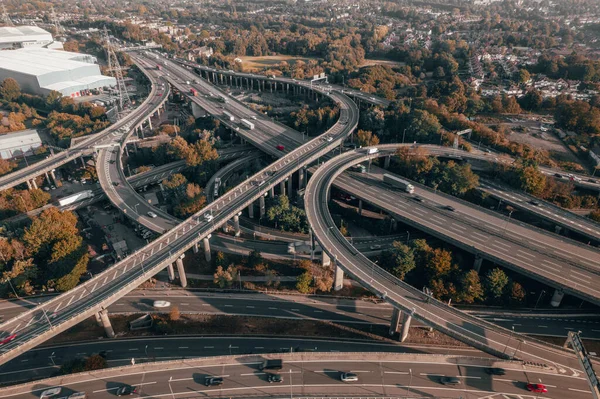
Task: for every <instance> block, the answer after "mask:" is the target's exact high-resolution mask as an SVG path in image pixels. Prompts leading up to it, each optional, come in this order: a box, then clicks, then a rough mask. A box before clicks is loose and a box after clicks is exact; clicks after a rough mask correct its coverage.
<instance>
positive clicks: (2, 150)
mask: <svg viewBox="0 0 600 399" xmlns="http://www.w3.org/2000/svg"><path fill="white" fill-rule="evenodd" d="M41 146H42V140H41V139H40V136H39V134H38V132H37V130H34V129H29V130H20V131H18V132H12V133H6V134H2V135H0V158H2V159H12V158H15V157H21V156H23V155H33V153H34V151H35V149H36V148H38V147H41Z"/></svg>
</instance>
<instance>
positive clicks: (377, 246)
mask: <svg viewBox="0 0 600 399" xmlns="http://www.w3.org/2000/svg"><path fill="white" fill-rule="evenodd" d="M369 249H373V250H375V249H381V245H371V246H370V247H369Z"/></svg>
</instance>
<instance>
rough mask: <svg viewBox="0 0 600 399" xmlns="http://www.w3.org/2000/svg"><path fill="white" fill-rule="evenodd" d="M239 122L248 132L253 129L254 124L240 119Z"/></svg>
mask: <svg viewBox="0 0 600 399" xmlns="http://www.w3.org/2000/svg"><path fill="white" fill-rule="evenodd" d="M240 122H242V125H244V126H245V127H247V128H248V129H249V130H252V129H254V123H252V122H250V121H249V120H246V119H240Z"/></svg>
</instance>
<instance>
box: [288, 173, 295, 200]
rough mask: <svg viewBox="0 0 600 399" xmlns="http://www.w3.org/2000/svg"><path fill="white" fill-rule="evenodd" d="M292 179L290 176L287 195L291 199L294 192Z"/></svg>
mask: <svg viewBox="0 0 600 399" xmlns="http://www.w3.org/2000/svg"><path fill="white" fill-rule="evenodd" d="M292 177H293V176H292V175H290V177H289V178H288V181H287V194H288V197H289V198H290V199H291V198H292V197H293V194H292V193H293V192H294V179H293V178H292Z"/></svg>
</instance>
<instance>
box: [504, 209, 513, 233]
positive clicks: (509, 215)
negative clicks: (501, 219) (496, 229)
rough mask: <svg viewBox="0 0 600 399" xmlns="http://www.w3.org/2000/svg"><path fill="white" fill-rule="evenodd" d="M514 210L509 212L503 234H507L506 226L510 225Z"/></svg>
mask: <svg viewBox="0 0 600 399" xmlns="http://www.w3.org/2000/svg"><path fill="white" fill-rule="evenodd" d="M512 213H513V211H509V212H508V219H507V220H506V223H505V224H504V231H503V232H502V235H504V234H506V228H507V227H508V223H509V222H510V217H511V216H512Z"/></svg>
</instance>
